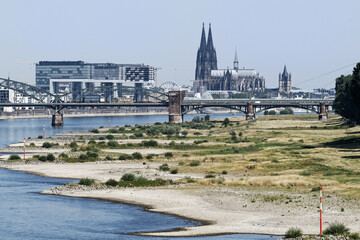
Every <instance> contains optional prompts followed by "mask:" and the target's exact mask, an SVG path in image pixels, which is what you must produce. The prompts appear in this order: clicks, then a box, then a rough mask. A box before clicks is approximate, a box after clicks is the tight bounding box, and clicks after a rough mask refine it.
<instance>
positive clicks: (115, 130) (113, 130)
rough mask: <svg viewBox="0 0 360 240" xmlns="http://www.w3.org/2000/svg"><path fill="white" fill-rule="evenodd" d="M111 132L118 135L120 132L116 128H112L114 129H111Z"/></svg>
mask: <svg viewBox="0 0 360 240" xmlns="http://www.w3.org/2000/svg"><path fill="white" fill-rule="evenodd" d="M110 132H111V133H117V132H118V130H117V129H115V128H112V129H110Z"/></svg>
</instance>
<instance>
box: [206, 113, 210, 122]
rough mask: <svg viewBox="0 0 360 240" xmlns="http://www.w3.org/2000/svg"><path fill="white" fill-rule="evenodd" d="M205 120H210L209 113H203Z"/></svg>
mask: <svg viewBox="0 0 360 240" xmlns="http://www.w3.org/2000/svg"><path fill="white" fill-rule="evenodd" d="M205 121H207V122H208V121H210V115H209V114H206V115H205Z"/></svg>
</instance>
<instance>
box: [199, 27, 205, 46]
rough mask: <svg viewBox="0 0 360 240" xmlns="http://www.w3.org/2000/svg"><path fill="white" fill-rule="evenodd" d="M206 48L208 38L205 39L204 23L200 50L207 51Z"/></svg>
mask: <svg viewBox="0 0 360 240" xmlns="http://www.w3.org/2000/svg"><path fill="white" fill-rule="evenodd" d="M205 48H206V37H205V27H204V23H203V27H202V33H201V42H200V49H205Z"/></svg>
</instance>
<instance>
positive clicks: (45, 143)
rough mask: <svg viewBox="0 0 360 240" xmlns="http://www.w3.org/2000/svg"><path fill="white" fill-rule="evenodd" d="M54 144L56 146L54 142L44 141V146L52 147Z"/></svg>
mask: <svg viewBox="0 0 360 240" xmlns="http://www.w3.org/2000/svg"><path fill="white" fill-rule="evenodd" d="M53 146H54V144H52V143H49V142H44V143H43V145H42V147H43V148H52V147H53Z"/></svg>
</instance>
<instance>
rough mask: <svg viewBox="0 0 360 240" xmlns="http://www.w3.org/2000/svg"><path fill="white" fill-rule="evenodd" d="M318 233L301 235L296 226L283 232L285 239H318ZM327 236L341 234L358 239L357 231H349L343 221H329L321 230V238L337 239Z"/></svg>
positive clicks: (354, 239)
mask: <svg viewBox="0 0 360 240" xmlns="http://www.w3.org/2000/svg"><path fill="white" fill-rule="evenodd" d="M317 236H319V235H308V236H305V237H304V238H301V237H303V232H302V230H301V229H300V228H298V227H291V228H289V229H288V230H287V231H286V233H285V239H287V238H291V239H318V238H317ZM327 236H330V237H331V236H343V237H346V239H351V240H357V239H360V235H359V233H350V229H349V228H348V227H346V226H345V224H343V223H339V222H334V223H330V224H329V225H328V226H327V227H326V228H325V230H324V231H323V235H322V239H337V238H334V237H331V238H327Z"/></svg>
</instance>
